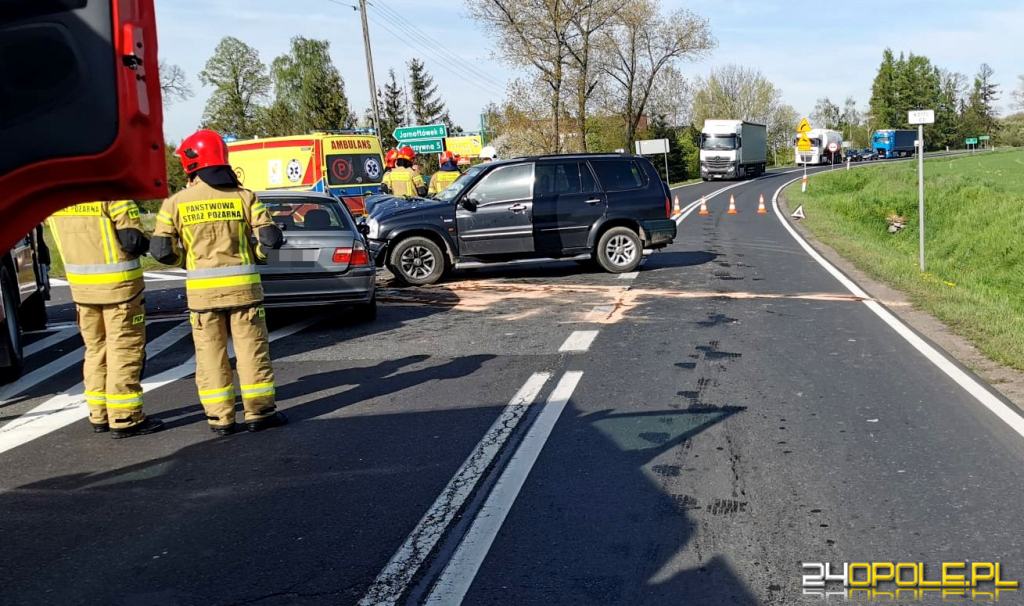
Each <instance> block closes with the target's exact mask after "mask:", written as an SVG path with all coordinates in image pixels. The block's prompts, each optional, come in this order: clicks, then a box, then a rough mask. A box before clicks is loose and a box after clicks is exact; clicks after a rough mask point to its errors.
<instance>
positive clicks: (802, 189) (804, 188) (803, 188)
mask: <svg viewBox="0 0 1024 606" xmlns="http://www.w3.org/2000/svg"><path fill="white" fill-rule="evenodd" d="M800 192H801V193H805V194H806V193H807V165H806V164H804V178H803V179H801V180H800Z"/></svg>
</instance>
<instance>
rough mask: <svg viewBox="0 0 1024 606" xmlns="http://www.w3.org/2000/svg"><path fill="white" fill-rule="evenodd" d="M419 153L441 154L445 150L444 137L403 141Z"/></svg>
mask: <svg viewBox="0 0 1024 606" xmlns="http://www.w3.org/2000/svg"><path fill="white" fill-rule="evenodd" d="M402 143H406V144H408V145H409V147H411V148H412V151H414V152H416V153H417V154H439V153H441V152H443V151H444V139H428V140H426V141H403V142H402Z"/></svg>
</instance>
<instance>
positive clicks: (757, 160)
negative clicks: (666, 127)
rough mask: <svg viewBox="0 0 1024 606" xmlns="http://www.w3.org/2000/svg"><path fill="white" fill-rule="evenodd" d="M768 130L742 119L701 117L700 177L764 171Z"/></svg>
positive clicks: (733, 176) (734, 175)
mask: <svg viewBox="0 0 1024 606" xmlns="http://www.w3.org/2000/svg"><path fill="white" fill-rule="evenodd" d="M767 163H768V130H767V129H766V128H765V126H764V124H754V123H753V122H744V121H743V120H705V121H704V129H703V130H702V131H701V132H700V176H701V178H702V179H704V180H705V181H709V180H711V179H739V178H742V177H756V176H758V175H762V174H764V171H765V167H766V165H767Z"/></svg>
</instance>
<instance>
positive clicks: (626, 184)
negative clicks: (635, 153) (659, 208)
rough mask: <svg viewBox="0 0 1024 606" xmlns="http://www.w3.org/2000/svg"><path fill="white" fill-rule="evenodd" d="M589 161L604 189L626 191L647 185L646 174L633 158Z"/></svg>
mask: <svg viewBox="0 0 1024 606" xmlns="http://www.w3.org/2000/svg"><path fill="white" fill-rule="evenodd" d="M590 163H591V164H592V165H593V167H594V171H595V172H596V173H597V179H598V180H599V181H600V182H601V185H603V186H604V189H605V191H628V190H631V189H642V188H643V187H644V186H645V185H647V176H646V175H645V174H644V171H643V169H642V168H640V165H639V164H637V163H636V161H635V160H591V161H590Z"/></svg>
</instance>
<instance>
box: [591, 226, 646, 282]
mask: <svg viewBox="0 0 1024 606" xmlns="http://www.w3.org/2000/svg"><path fill="white" fill-rule="evenodd" d="M595 252H596V257H597V262H598V263H600V264H601V267H602V268H604V270H605V271H608V272H611V273H613V274H621V273H625V272H628V271H633V270H634V269H636V268H637V266H638V265H640V260H641V258H642V256H643V243H642V242H641V241H640V236H638V235H637V234H636V232H635V231H633V230H632V229H629V228H628V227H613V228H611V229H609V230H608V231H606V232H604V234H602V235H601V239H600V240H598V241H597V251H595Z"/></svg>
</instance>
